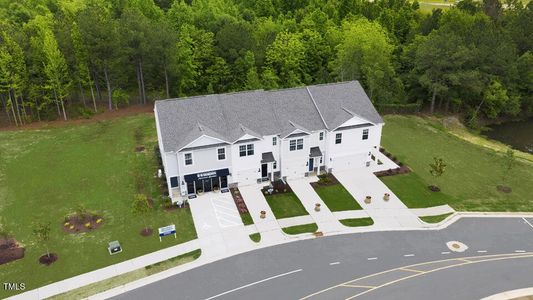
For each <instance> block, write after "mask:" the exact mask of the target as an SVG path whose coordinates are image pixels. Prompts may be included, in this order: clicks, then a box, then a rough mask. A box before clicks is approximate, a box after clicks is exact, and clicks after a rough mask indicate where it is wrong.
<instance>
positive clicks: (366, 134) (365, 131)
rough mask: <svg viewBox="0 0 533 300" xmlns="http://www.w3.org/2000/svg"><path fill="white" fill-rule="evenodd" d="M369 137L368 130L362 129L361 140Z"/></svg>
mask: <svg viewBox="0 0 533 300" xmlns="http://www.w3.org/2000/svg"><path fill="white" fill-rule="evenodd" d="M369 135H370V130H368V128H367V129H363V137H362V138H363V140H368V136H369Z"/></svg>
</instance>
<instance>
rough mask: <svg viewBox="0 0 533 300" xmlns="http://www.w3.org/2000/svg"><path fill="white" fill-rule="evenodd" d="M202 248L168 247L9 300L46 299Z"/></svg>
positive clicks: (194, 242)
mask: <svg viewBox="0 0 533 300" xmlns="http://www.w3.org/2000/svg"><path fill="white" fill-rule="evenodd" d="M199 248H200V243H199V240H198V239H196V240H192V241H189V242H186V243H183V244H179V245H176V246H172V247H168V248H165V249H162V250H159V251H155V252H152V253H149V254H146V255H143V256H139V257H136V258H133V259H130V260H127V261H124V262H121V263H118V264H115V265H111V266H108V267H105V268H101V269H98V270H94V271H91V272H88V273H84V274H80V275H78V276H74V277H71V278H67V279H64V280H61V281H57V282H54V283H51V284H48V285H45V286H43V287H40V288H37V289H34V290H31V291H27V292H24V293H21V294H18V295H15V296H12V297H10V298H8V299H13V300H15V299H17V300H18V299H21V300H22V299H44V298H48V297H52V296H55V295H58V294H61V293H64V292H67V291H69V290H73V289H76V288H79V287H82V286H85V285H89V284H91V283H95V282H98V281H102V280H105V279H109V278H111V277H115V276H119V275H122V274H124V273H128V272H131V271H135V270H137V269H140V268H144V267H146V266H148V265H152V264H155V263H158V262H162V261H165V260H167V259H170V258H172V257H176V256H179V255H181V254H185V253H188V252H191V251H194V250H197V249H199Z"/></svg>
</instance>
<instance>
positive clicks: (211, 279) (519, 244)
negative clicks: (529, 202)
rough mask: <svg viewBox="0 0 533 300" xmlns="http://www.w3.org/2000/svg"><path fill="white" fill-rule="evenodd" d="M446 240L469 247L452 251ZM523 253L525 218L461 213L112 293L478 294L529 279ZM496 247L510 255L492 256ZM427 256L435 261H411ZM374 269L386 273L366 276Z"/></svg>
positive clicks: (271, 251)
mask: <svg viewBox="0 0 533 300" xmlns="http://www.w3.org/2000/svg"><path fill="white" fill-rule="evenodd" d="M528 221H529V223H531V224H533V219H528ZM449 241H459V242H462V243H464V244H466V245H467V246H468V249H467V250H466V251H465V252H463V253H455V252H452V251H450V249H448V247H447V246H446V243H447V242H449ZM529 252H533V227H532V226H531V225H530V224H528V223H527V222H526V221H525V220H524V219H522V218H468V219H465V218H463V219H461V220H459V221H458V222H455V223H454V224H452V225H451V226H449V227H448V228H446V229H443V230H439V231H398V232H375V233H362V234H349V235H339V236H332V237H322V238H317V239H312V240H306V241H299V242H293V243H289V244H284V245H279V246H275V247H269V248H264V249H260V250H256V251H252V252H248V253H245V254H241V255H237V256H234V257H230V258H227V259H224V260H221V261H217V262H214V263H211V264H208V265H205V266H202V267H199V268H196V269H193V270H190V271H187V272H184V273H181V274H178V275H175V276H172V277H170V278H167V279H165V280H161V281H158V282H156V283H153V284H150V285H147V286H144V287H142V288H139V289H136V290H133V291H130V292H128V293H125V294H122V295H120V296H119V297H117V298H116V299H301V298H304V297H306V296H309V295H313V296H311V297H309V298H308V299H347V298H351V297H354V296H357V295H358V296H357V299H433V300H438V299H447V300H448V299H479V298H482V297H485V296H489V295H492V294H495V293H499V292H503V291H506V290H512V289H517V288H525V287H531V286H533V253H529ZM501 254H510V256H492V255H501ZM512 256H514V257H512ZM466 257H478V258H467V259H466V260H464V259H461V258H466ZM441 260H446V261H444V262H442V261H441ZM432 261H441V262H435V263H429V264H423V265H418V266H412V265H414V264H418V263H425V262H432ZM378 272H384V273H382V274H378V275H371V274H375V273H378ZM363 276H368V277H366V278H364V279H359V280H357V279H358V278H360V277H363ZM347 282H348V283H347ZM343 283H346V285H345V286H339V285H340V284H343Z"/></svg>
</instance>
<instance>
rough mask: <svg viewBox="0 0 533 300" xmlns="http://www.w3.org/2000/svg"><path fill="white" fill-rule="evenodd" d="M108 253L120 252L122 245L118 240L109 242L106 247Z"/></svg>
mask: <svg viewBox="0 0 533 300" xmlns="http://www.w3.org/2000/svg"><path fill="white" fill-rule="evenodd" d="M107 250H108V251H109V254H110V255H113V254H117V253H120V252H122V247H121V246H120V243H119V242H118V241H112V242H109V247H107Z"/></svg>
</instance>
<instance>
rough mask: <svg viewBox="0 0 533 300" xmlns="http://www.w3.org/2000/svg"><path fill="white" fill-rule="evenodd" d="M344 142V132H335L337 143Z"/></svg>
mask: <svg viewBox="0 0 533 300" xmlns="http://www.w3.org/2000/svg"><path fill="white" fill-rule="evenodd" d="M338 144H342V133H340V132H339V133H336V134H335V145H338Z"/></svg>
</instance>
